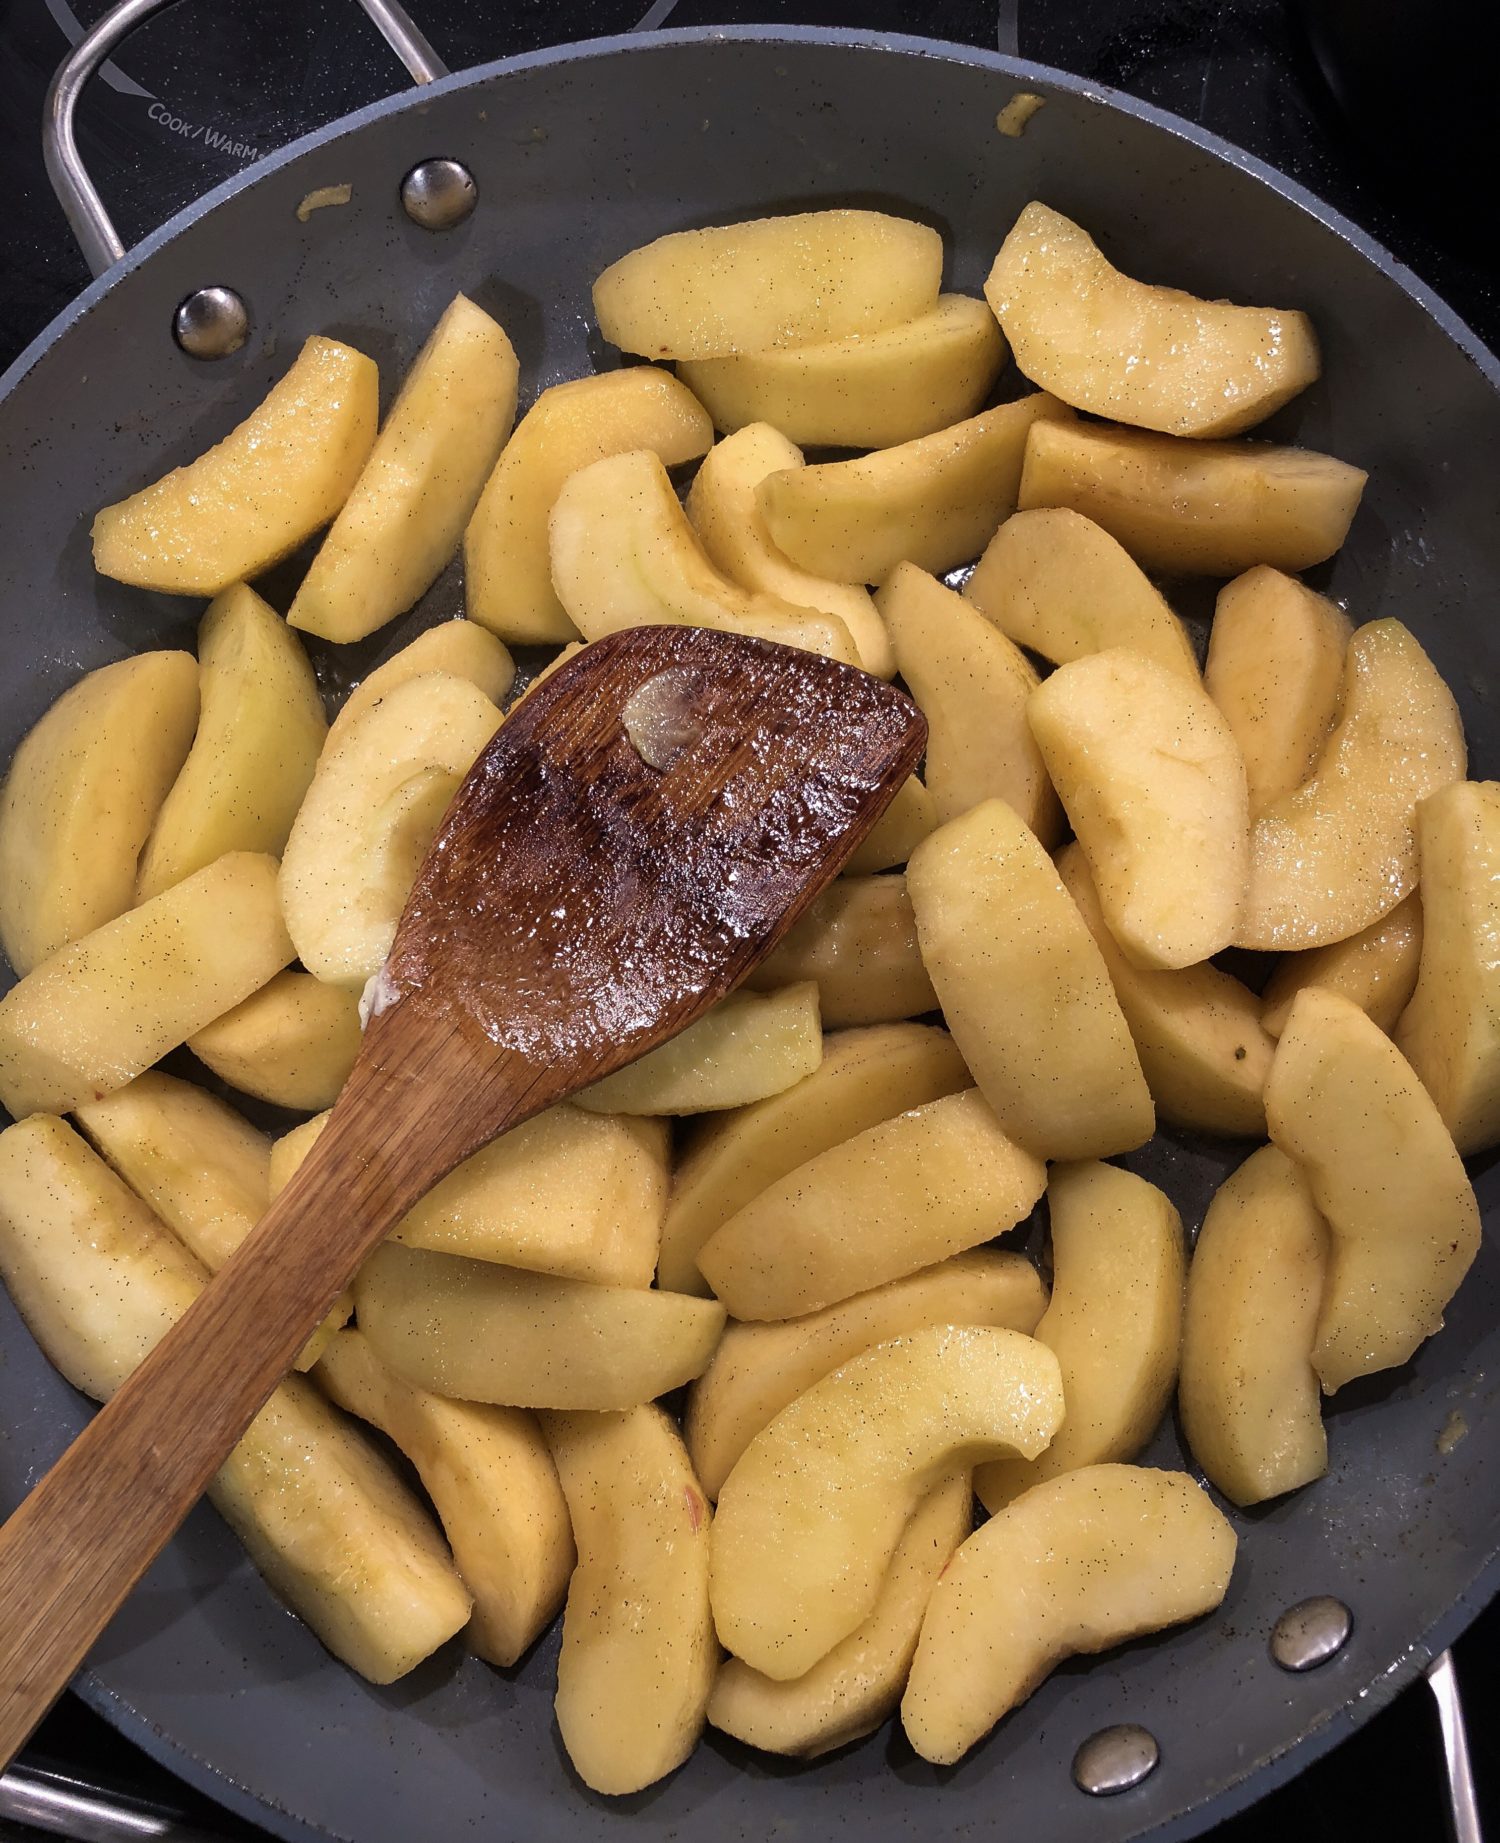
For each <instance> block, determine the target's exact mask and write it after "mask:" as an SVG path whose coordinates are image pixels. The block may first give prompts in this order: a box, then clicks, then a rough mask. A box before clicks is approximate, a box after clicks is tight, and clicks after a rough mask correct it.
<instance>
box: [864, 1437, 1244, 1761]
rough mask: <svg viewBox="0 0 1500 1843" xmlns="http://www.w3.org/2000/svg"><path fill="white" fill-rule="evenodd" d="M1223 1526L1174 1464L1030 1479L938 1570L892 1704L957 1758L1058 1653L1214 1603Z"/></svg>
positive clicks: (919, 1746)
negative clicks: (905, 1676)
mask: <svg viewBox="0 0 1500 1843" xmlns="http://www.w3.org/2000/svg"><path fill="white" fill-rule="evenodd" d="M1234 1551H1235V1536H1234V1531H1233V1530H1232V1529H1231V1528H1230V1526H1229V1523H1228V1521H1227V1519H1226V1518H1225V1517H1224V1516H1223V1515H1222V1514H1221V1513H1220V1512H1219V1511H1218V1510H1216V1509H1215V1507H1214V1505H1213V1504H1212V1502H1211V1501H1210V1500H1209V1496H1208V1493H1207V1492H1206V1491H1203V1490H1202V1489H1200V1487H1199V1486H1198V1484H1197V1483H1196V1482H1195V1480H1193V1479H1191V1478H1189V1477H1187V1476H1186V1475H1185V1474H1183V1473H1181V1472H1153V1471H1148V1470H1146V1469H1145V1468H1144V1467H1141V1466H1132V1465H1098V1466H1086V1467H1084V1469H1083V1470H1081V1471H1078V1472H1069V1473H1066V1474H1065V1475H1064V1476H1063V1477H1062V1478H1051V1479H1048V1480H1047V1482H1046V1483H1045V1484H1041V1485H1036V1486H1034V1487H1033V1488H1032V1489H1031V1490H1030V1491H1028V1492H1027V1493H1026V1494H1025V1496H1024V1497H1019V1498H1017V1499H1016V1501H1015V1503H1013V1504H1010V1505H1008V1506H1007V1507H1006V1508H1005V1509H1004V1510H1002V1511H1001V1512H1000V1514H999V1515H998V1516H995V1517H991V1518H990V1520H989V1522H988V1523H986V1524H985V1525H984V1526H983V1527H982V1528H981V1529H977V1530H976V1531H975V1532H974V1534H973V1535H972V1536H970V1538H969V1539H968V1541H967V1542H966V1543H964V1545H963V1547H962V1548H961V1549H959V1551H958V1553H957V1554H956V1555H955V1556H954V1557H953V1558H952V1560H951V1561H950V1562H949V1563H948V1566H947V1567H946V1568H945V1569H944V1570H943V1573H942V1576H941V1578H940V1579H939V1581H938V1584H937V1586H936V1587H935V1588H934V1589H933V1593H932V1598H931V1599H930V1600H929V1601H928V1603H927V1614H926V1617H925V1618H924V1619H923V1621H922V1635H921V1637H920V1638H919V1639H918V1641H917V1654H916V1657H915V1658H914V1659H913V1660H912V1667H911V1678H910V1681H909V1682H908V1683H907V1686H906V1695H905V1696H904V1697H903V1699H902V1702H901V1721H902V1725H903V1726H904V1728H905V1729H906V1734H907V1738H908V1740H910V1742H911V1744H912V1746H913V1747H915V1748H916V1750H917V1752H918V1753H919V1754H920V1755H921V1756H922V1758H923V1759H924V1760H931V1761H933V1762H934V1763H935V1764H938V1765H943V1766H948V1765H951V1764H952V1763H953V1762H954V1761H955V1760H959V1759H962V1757H963V1756H964V1754H966V1753H967V1752H968V1751H969V1749H970V1748H971V1747H972V1746H973V1745H974V1744H975V1743H976V1742H977V1741H979V1740H982V1739H983V1737H984V1736H985V1735H986V1734H987V1733H988V1732H989V1730H990V1729H991V1728H993V1727H994V1725H995V1723H996V1722H997V1721H999V1720H1000V1719H1001V1718H1002V1717H1003V1716H1005V1715H1007V1714H1009V1712H1010V1711H1011V1710H1012V1709H1013V1708H1015V1707H1016V1705H1017V1704H1018V1703H1021V1702H1024V1701H1025V1700H1026V1698H1027V1697H1028V1696H1029V1695H1030V1694H1031V1692H1032V1691H1033V1690H1034V1689H1035V1688H1036V1687H1037V1686H1038V1685H1039V1684H1040V1683H1042V1682H1043V1681H1044V1680H1045V1679H1046V1678H1047V1677H1048V1676H1049V1675H1050V1674H1051V1672H1052V1671H1053V1670H1054V1669H1055V1668H1056V1666H1057V1665H1058V1664H1060V1663H1061V1662H1062V1661H1063V1659H1064V1658H1067V1657H1076V1656H1087V1655H1088V1654H1089V1653H1091V1652H1095V1651H1108V1650H1110V1649H1112V1648H1113V1647H1114V1646H1115V1645H1121V1644H1124V1643H1125V1641H1126V1640H1127V1639H1131V1638H1138V1637H1139V1636H1140V1635H1141V1634H1142V1633H1145V1632H1160V1631H1162V1630H1163V1629H1164V1628H1165V1627H1167V1626H1170V1625H1181V1624H1182V1623H1184V1621H1186V1620H1188V1619H1197V1618H1199V1617H1201V1615H1202V1614H1204V1613H1208V1612H1212V1611H1213V1609H1214V1607H1216V1606H1217V1605H1218V1604H1219V1602H1220V1601H1221V1600H1222V1599H1223V1598H1224V1595H1225V1592H1226V1591H1227V1590H1228V1587H1229V1576H1230V1572H1231V1570H1232V1569H1233V1567H1234Z"/></svg>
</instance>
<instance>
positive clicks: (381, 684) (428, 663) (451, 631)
mask: <svg viewBox="0 0 1500 1843" xmlns="http://www.w3.org/2000/svg"><path fill="white" fill-rule="evenodd" d="M429 672H448V673H450V674H451V675H452V676H453V677H454V678H466V679H467V680H468V681H469V683H470V684H471V685H474V686H475V687H477V689H479V690H480V691H482V692H483V693H484V695H485V696H486V697H487V698H488V699H489V701H490V702H491V703H492V704H503V703H504V702H505V700H506V698H507V697H508V696H509V695H510V688H511V686H512V685H513V684H514V683H515V682H516V662H515V660H513V659H512V658H511V656H510V654H509V653H508V652H507V651H506V649H505V647H504V646H503V645H502V644H501V642H500V641H499V640H497V639H496V638H495V636H494V635H493V634H492V633H490V632H488V630H487V629H485V628H483V627H480V626H478V625H477V624H476V623H475V622H473V621H464V620H458V621H439V622H438V624H437V626H436V627H429V628H427V629H426V630H425V632H423V633H419V634H418V635H417V637H416V639H415V640H412V641H409V642H408V643H407V644H406V645H405V646H403V647H402V648H401V650H400V651H399V652H397V653H392V655H391V656H390V658H389V659H387V660H386V661H385V663H384V664H383V665H378V666H376V667H375V669H374V671H373V672H367V673H366V674H365V676H364V677H363V678H362V679H361V680H360V681H359V683H358V684H357V685H356V686H355V687H354V689H353V690H352V691H351V692H350V693H349V695H348V697H346V698H345V699H344V701H343V703H342V705H340V707H339V713H338V715H337V716H336V717H335V718H334V719H333V722H332V723H330V724H329V726H328V741H329V743H330V744H331V743H338V742H342V741H343V739H344V736H345V735H346V733H347V732H348V730H349V729H350V727H351V726H352V725H353V723H354V722H355V720H356V718H359V717H362V716H363V715H364V714H365V712H366V711H367V710H369V709H370V707H371V706H372V705H374V704H378V703H379V702H380V700H381V699H382V698H383V697H387V696H388V695H389V694H390V693H391V692H392V691H394V690H395V689H396V687H397V685H404V684H406V683H407V681H408V680H409V679H413V678H425V677H426V675H427V674H428V673H429Z"/></svg>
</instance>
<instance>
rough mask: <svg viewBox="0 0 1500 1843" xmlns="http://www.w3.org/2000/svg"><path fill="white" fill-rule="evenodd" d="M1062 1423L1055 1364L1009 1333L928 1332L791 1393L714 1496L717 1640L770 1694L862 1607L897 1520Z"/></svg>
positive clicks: (873, 1597)
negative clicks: (767, 1680)
mask: <svg viewBox="0 0 1500 1843" xmlns="http://www.w3.org/2000/svg"><path fill="white" fill-rule="evenodd" d="M1061 1420H1062V1384H1061V1380H1060V1378H1059V1375H1058V1369H1057V1359H1056V1357H1054V1356H1053V1354H1052V1352H1051V1351H1050V1350H1048V1349H1047V1348H1046V1346H1045V1345H1042V1344H1038V1343H1037V1341H1036V1340H1035V1339H1034V1338H1029V1337H1024V1336H1022V1334H1021V1333H1020V1332H1019V1331H995V1330H979V1329H969V1328H957V1327H954V1326H951V1325H948V1326H940V1327H936V1328H933V1329H931V1330H927V1331H915V1332H912V1333H911V1334H910V1335H909V1336H907V1337H899V1338H893V1339H892V1340H891V1341H890V1342H889V1343H885V1344H877V1345H876V1347H875V1348H874V1349H873V1350H867V1351H865V1353H864V1354H863V1355H862V1356H858V1357H855V1358H854V1359H853V1360H852V1361H850V1362H848V1363H846V1364H844V1366H843V1367H842V1368H841V1369H837V1370H835V1371H834V1372H833V1374H832V1375H831V1376H825V1377H824V1378H823V1380H822V1381H821V1382H818V1383H815V1384H814V1385H813V1387H812V1388H810V1389H809V1390H808V1391H807V1392H806V1394H805V1395H800V1396H799V1397H798V1398H797V1400H796V1401H794V1402H793V1403H792V1405H791V1406H790V1407H789V1408H786V1409H783V1411H782V1412H781V1413H780V1414H778V1415H777V1417H776V1419H775V1420H774V1421H772V1422H771V1424H770V1425H769V1426H768V1427H766V1428H764V1429H763V1430H762V1431H761V1432H760V1433H758V1434H757V1435H756V1437H755V1438H754V1439H753V1440H752V1441H751V1442H750V1445H749V1446H748V1447H747V1448H746V1449H745V1452H744V1453H743V1455H742V1456H741V1458H740V1460H739V1463H738V1464H737V1465H736V1466H735V1468H734V1470H733V1471H732V1472H731V1473H730V1474H729V1477H728V1478H727V1479H726V1480H725V1481H724V1488H723V1490H722V1491H721V1492H720V1493H719V1510H718V1516H717V1518H716V1520H715V1523H714V1544H713V1556H712V1566H711V1569H710V1577H709V1578H710V1590H711V1594H712V1599H713V1609H714V1622H715V1624H716V1625H717V1627H718V1631H719V1637H720V1639H721V1641H722V1642H723V1643H724V1644H725V1645H726V1646H727V1647H728V1649H729V1650H730V1651H732V1652H733V1653H734V1654H735V1656H736V1657H740V1658H743V1659H744V1661H745V1662H746V1663H747V1664H749V1665H750V1666H751V1668H752V1669H754V1670H758V1671H760V1672H761V1673H762V1675H764V1676H768V1677H772V1678H774V1679H775V1680H776V1681H777V1682H785V1681H786V1680H787V1679H788V1678H791V1677H800V1676H801V1675H802V1674H803V1673H804V1672H805V1671H808V1670H811V1669H812V1667H813V1665H814V1664H816V1663H817V1662H818V1660H819V1659H820V1658H823V1657H826V1656H827V1654H828V1653H829V1652H830V1651H831V1650H832V1649H833V1647H834V1646H835V1645H836V1644H838V1643H839V1642H840V1641H841V1640H842V1639H845V1638H847V1637H848V1636H849V1634H850V1633H851V1632H852V1631H854V1629H855V1628H856V1627H857V1626H858V1625H859V1624H860V1623H861V1621H862V1620H864V1619H865V1618H866V1617H867V1616H868V1614H869V1613H870V1612H871V1610H872V1609H873V1608H874V1606H875V1603H876V1601H877V1600H878V1599H879V1597H880V1587H881V1582H882V1581H883V1579H884V1578H885V1575H886V1572H887V1570H888V1569H889V1567H890V1564H891V1558H892V1557H893V1556H894V1554H895V1552H896V1549H897V1547H898V1545H899V1544H900V1541H901V1536H902V1532H903V1531H904V1530H905V1528H906V1526H907V1524H908V1523H909V1522H910V1521H911V1517H912V1513H913V1512H914V1511H915V1510H916V1508H917V1506H918V1505H919V1504H920V1503H921V1502H922V1500H923V1499H924V1498H925V1497H927V1496H928V1495H929V1493H930V1492H931V1491H932V1490H933V1488H934V1487H935V1486H936V1485H937V1484H938V1483H939V1482H940V1481H941V1480H942V1479H943V1478H944V1477H945V1476H947V1475H949V1474H951V1473H952V1472H955V1471H959V1470H961V1469H965V1468H967V1467H969V1466H971V1465H973V1464H974V1463H975V1462H976V1461H977V1460H981V1459H992V1458H998V1457H1000V1455H1001V1454H1008V1453H1020V1454H1022V1455H1023V1456H1024V1457H1026V1458H1034V1457H1035V1455H1036V1454H1037V1453H1039V1452H1040V1451H1041V1450H1042V1448H1043V1447H1044V1446H1045V1445H1046V1444H1047V1442H1048V1440H1050V1439H1051V1438H1052V1436H1053V1434H1054V1433H1055V1432H1056V1431H1057V1428H1058V1426H1059V1424H1060V1423H1061Z"/></svg>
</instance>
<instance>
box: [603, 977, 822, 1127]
mask: <svg viewBox="0 0 1500 1843" xmlns="http://www.w3.org/2000/svg"><path fill="white" fill-rule="evenodd" d="M822 1059H823V1032H822V1027H821V1026H820V1024H819V1022H818V988H817V987H816V986H815V985H814V984H812V982H811V981H804V982H803V983H802V984H801V985H793V986H787V987H786V988H785V990H783V991H780V992H766V993H761V992H732V993H731V994H730V995H729V997H728V998H725V999H721V1000H720V1001H719V1003H718V1004H717V1005H715V1006H714V1008H713V1010H712V1011H710V1012H708V1013H707V1014H706V1015H705V1016H703V1017H701V1018H699V1020H698V1022H697V1023H696V1024H689V1025H688V1027H687V1029H686V1030H684V1031H682V1032H681V1033H680V1034H679V1035H678V1036H675V1037H673V1038H672V1040H671V1042H670V1043H663V1044H660V1045H659V1046H658V1047H657V1048H656V1049H654V1050H649V1051H648V1052H647V1053H646V1054H645V1055H644V1056H642V1057H641V1058H640V1059H639V1060H638V1061H636V1062H632V1063H631V1064H630V1065H629V1066H628V1067H627V1068H623V1069H621V1070H619V1071H618V1073H617V1074H614V1075H610V1076H607V1077H606V1078H605V1079H604V1080H603V1081H601V1082H595V1083H594V1085H593V1086H592V1087H591V1088H585V1089H584V1090H583V1092H582V1093H581V1094H579V1095H578V1096H577V1097H576V1098H577V1102H578V1105H579V1106H580V1107H587V1108H588V1109H589V1110H590V1111H591V1112H594V1113H625V1114H677V1113H716V1112H719V1111H721V1110H723V1109H725V1108H729V1107H744V1106H746V1105H747V1104H748V1103H750V1102H752V1101H763V1100H765V1099H766V1097H767V1096H768V1095H772V1094H780V1093H781V1092H782V1091H783V1090H784V1089H786V1088H790V1087H792V1086H793V1085H794V1084H795V1083H797V1082H800V1081H802V1080H803V1079H804V1078H805V1077H806V1076H808V1075H811V1074H812V1072H813V1070H814V1069H816V1068H817V1066H818V1064H819V1063H820V1062H821V1061H822Z"/></svg>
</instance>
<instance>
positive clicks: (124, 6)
mask: <svg viewBox="0 0 1500 1843" xmlns="http://www.w3.org/2000/svg"><path fill="white" fill-rule="evenodd" d="M176 4H177V0H120V4H119V5H118V6H113V7H111V8H110V10H109V11H108V12H107V13H106V14H105V15H104V17H103V18H102V19H101V20H100V21H99V23H98V24H97V25H96V26H94V27H92V28H91V29H90V30H89V31H88V32H86V33H85V34H84V35H83V37H82V38H81V39H80V40H79V41H78V43H77V44H76V45H75V46H74V47H73V49H72V51H71V52H69V54H68V56H67V57H66V58H64V59H63V61H62V63H61V64H60V65H59V66H58V70H57V75H56V76H55V77H54V78H53V79H52V85H51V88H50V89H49V90H48V91H47V106H46V111H45V114H44V116H43V120H42V154H43V157H44V159H45V160H46V162H47V177H48V178H49V179H50V180H51V181H52V190H53V191H54V192H55V193H56V194H57V201H58V203H59V204H60V205H61V206H62V208H63V212H64V214H65V215H66V217H67V220H68V223H69V224H70V225H71V226H72V230H73V235H74V236H75V237H76V238H77V239H78V246H79V248H80V249H81V250H82V251H83V256H84V260H85V262H87V263H88V265H89V268H90V269H91V270H92V272H93V273H94V274H95V275H102V274H103V273H104V271H105V270H106V269H108V268H111V267H112V266H113V265H114V264H115V263H117V262H118V261H119V260H120V258H121V257H122V256H123V255H124V254H125V245H124V243H123V242H122V241H121V239H120V233H119V232H118V231H117V230H116V229H115V227H114V224H113V222H112V221H111V219H110V215H109V213H108V212H107V211H106V210H105V208H104V201H103V199H101V198H100V196H99V191H98V188H97V187H96V186H95V184H94V182H93V180H92V179H91V178H90V177H89V172H88V168H87V167H86V166H85V165H84V163H83V157H82V155H81V154H80V153H79V151H78V141H77V137H76V136H75V135H74V132H73V116H74V113H75V112H76V110H77V107H78V98H79V97H80V95H81V94H82V93H83V89H84V85H85V84H86V83H87V82H88V80H89V78H90V77H92V76H93V74H94V72H95V71H96V70H98V68H99V66H100V65H101V64H102V63H103V62H104V61H105V59H106V58H108V56H109V55H110V53H111V52H112V51H113V50H114V49H115V48H116V46H118V45H119V44H120V43H121V41H122V40H124V39H126V38H128V37H129V36H130V34H131V33H132V32H133V31H134V30H135V29H136V27H137V26H138V25H141V24H143V23H144V21H146V20H148V19H150V18H151V17H152V15H153V14H155V13H160V12H164V11H165V10H166V8H167V7H169V6H174V5H176ZM360 5H361V6H363V8H364V9H365V11H366V12H367V13H368V14H369V16H370V18H371V19H372V20H373V21H374V22H375V25H376V26H377V27H378V28H379V30H380V33H381V35H382V37H383V38H384V39H385V42H386V43H387V44H388V45H389V46H390V48H391V49H392V51H394V52H395V54H396V56H397V57H398V58H400V60H401V62H402V63H403V64H404V65H405V66H406V68H407V70H408V72H409V73H410V75H411V80H412V82H413V83H432V82H433V81H435V80H436V79H437V78H438V77H446V76H447V74H448V67H447V65H446V64H444V62H443V61H442V59H441V58H440V57H439V56H438V55H437V53H436V52H435V51H434V50H433V48H432V46H431V45H429V44H428V42H427V40H426V38H424V37H423V35H422V33H421V32H420V31H419V30H418V28H417V27H416V25H415V24H413V22H412V19H411V15H410V14H409V13H408V12H407V10H406V8H405V7H404V6H402V5H400V3H399V0H360Z"/></svg>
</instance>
